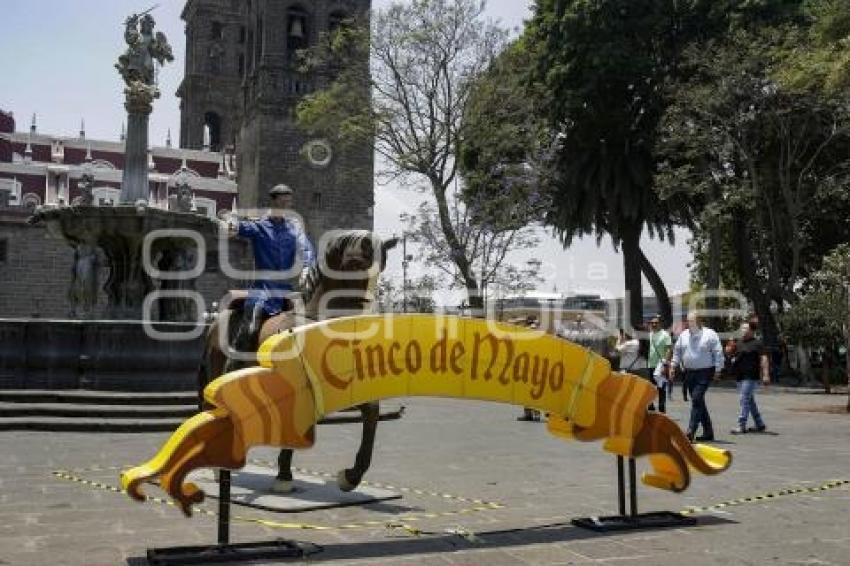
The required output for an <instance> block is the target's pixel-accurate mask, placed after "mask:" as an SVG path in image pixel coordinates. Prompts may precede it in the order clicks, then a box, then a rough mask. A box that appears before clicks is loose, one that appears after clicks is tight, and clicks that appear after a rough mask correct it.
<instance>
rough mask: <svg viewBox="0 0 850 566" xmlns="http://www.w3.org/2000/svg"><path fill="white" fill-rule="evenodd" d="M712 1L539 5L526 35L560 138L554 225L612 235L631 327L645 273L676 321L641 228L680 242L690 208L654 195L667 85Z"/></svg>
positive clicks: (569, 232)
mask: <svg viewBox="0 0 850 566" xmlns="http://www.w3.org/2000/svg"><path fill="white" fill-rule="evenodd" d="M710 4H711V3H706V2H699V1H697V0H692V1H687V0H683V1H673V0H670V1H658V0H629V1H626V0H538V1H537V2H536V10H535V15H534V18H533V19H532V21H531V23H530V26H529V27H528V29H527V30H526V39H527V41H528V42H529V49H530V51H531V53H532V62H533V64H532V68H533V69H534V70H535V73H534V77H535V78H536V79H537V80H538V81H539V82H540V83H541V84H542V85H543V86H544V87H545V88H546V91H547V93H548V100H549V101H550V103H549V104H548V112H547V113H546V118H547V121H548V124H549V127H550V128H552V130H553V131H555V132H556V134H557V140H558V151H557V152H556V155H555V157H554V160H553V162H552V164H551V165H552V168H553V170H554V174H553V176H552V179H551V187H552V190H553V206H552V208H551V209H550V210H549V211H548V213H547V215H546V221H547V223H549V224H551V225H552V226H554V227H555V228H556V230H557V231H558V233H559V235H560V237H561V240H562V241H563V243H564V244H565V245H569V244H570V243H571V242H572V240H573V239H574V238H576V237H580V236H583V235H588V234H595V235H596V236H597V237H598V238H601V237H602V236H603V235H605V234H609V235H610V236H611V238H612V239H613V241H614V243H615V245H616V246H618V247H620V248H622V251H623V262H624V268H625V274H626V293H627V297H628V298H629V304H630V320H631V322H632V324H635V325H636V324H639V323H641V322H642V308H641V300H642V292H641V273H642V272H643V273H645V274H646V275H647V277H648V279H649V281H650V283H651V284H652V286H653V289H654V290H655V292H656V294H657V295H658V298H659V303H660V304H661V305H662V306H663V308H664V311H665V312H664V315H665V319H667V322H670V318H671V314H670V313H671V309H670V306H669V298H668V297H667V292H666V289H665V287H664V285H663V282H662V281H661V278H660V277H659V276H658V275H657V273H656V272H655V270H654V268H653V266H652V264H651V263H650V262H649V261H648V259H647V258H646V257H645V256H644V255H643V253H642V252H641V250H640V246H639V242H640V237H641V234H642V233H643V230H644V228H646V229H647V230H648V231H649V233H650V235H652V236H656V237H659V238H661V239H670V240H672V239H673V227H674V226H676V225H679V224H683V223H685V222H686V221H687V219H688V218H689V212H690V209H689V206H690V202H689V200H688V199H687V198H683V196H682V195H680V194H678V193H676V194H671V195H669V197H668V198H665V199H661V198H659V197H658V194H657V193H656V192H655V191H654V190H653V185H654V173H655V164H656V155H655V144H656V140H657V137H658V134H659V122H660V120H661V117H662V116H663V114H664V111H665V108H666V105H667V96H666V91H665V87H666V85H667V84H668V83H669V82H670V80H671V77H673V76H675V74H676V71H677V64H678V58H679V56H680V53H681V50H682V49H683V48H684V47H685V46H686V45H687V44H688V42H689V41H691V39H692V38H693V37H696V36H698V31H699V29H700V27H701V26H702V27H710V26H709V24H710V23H711V22H712V21H713V20H712V19H711V18H709V16H710V15H711V14H713V13H714V8H713V7H712V6H711V5H710Z"/></svg>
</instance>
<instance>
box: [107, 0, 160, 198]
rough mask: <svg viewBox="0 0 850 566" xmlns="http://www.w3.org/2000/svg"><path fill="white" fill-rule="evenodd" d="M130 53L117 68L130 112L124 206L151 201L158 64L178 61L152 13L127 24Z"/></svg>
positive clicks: (126, 38) (131, 18) (132, 17)
mask: <svg viewBox="0 0 850 566" xmlns="http://www.w3.org/2000/svg"><path fill="white" fill-rule="evenodd" d="M124 25H125V26H126V30H125V32H124V40H125V41H126V42H127V51H126V52H125V53H124V54H123V55H121V57H119V58H118V63H117V64H116V65H115V68H116V69H118V72H119V73H121V76H122V77H123V78H124V82H125V83H126V85H127V86H126V88H125V89H124V95H125V97H126V101H125V103H124V107H125V108H126V109H127V114H128V119H127V124H128V127H127V141H126V144H127V145H126V164H125V166H124V177H123V180H122V183H121V204H137V203H139V202H140V201H143V202H145V203H146V202H147V200H148V161H147V150H148V120H149V118H150V115H151V112H152V111H153V101H154V100H156V99H157V98H159V88H158V87H157V84H156V68H155V64H156V63H159V64H160V65H164V64H165V63H166V62H171V61H174V55H173V54H172V52H171V46H170V45H169V44H168V40H167V39H166V37H165V35H164V34H163V33H162V32H157V33H156V35H154V31H153V30H154V26H155V25H156V24H155V22H154V19H153V16H151V15H150V14H149V13H147V14H142V15H137V14H134V15H132V16H130V17H129V18H127V21H126V22H124Z"/></svg>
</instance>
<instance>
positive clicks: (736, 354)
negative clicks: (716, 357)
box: [729, 322, 770, 434]
mask: <svg viewBox="0 0 850 566" xmlns="http://www.w3.org/2000/svg"><path fill="white" fill-rule="evenodd" d="M757 329H758V327H757V325H756V323H754V322H749V323H747V324H743V325H742V326H741V339H740V340H739V341H738V342H737V343H736V344H735V347H734V348H733V349H732V352H731V356H730V359H729V362H730V368H731V372H732V374H733V375H735V379H736V381H737V382H738V395H739V398H740V403H741V412H740V413H739V415H738V426H737V427H735V428H734V429H732V430H731V431H730V432H731V433H732V434H744V433H746V432H747V420H748V419H749V416H750V415H752V416H753V421H755V425H756V426H755V429H753V430H755V432H764V431H765V430H766V429H767V427H766V426H765V424H764V420H763V419H762V417H761V413H760V412H759V408H758V405H757V404H756V395H755V394H756V389H757V388H758V384H759V379H761V381H762V382H763V383H764V384H765V385H767V384H768V383H770V373H769V372H770V363H769V360H768V357H767V350H766V349H765V347H764V343H763V342H762V341H761V340H760V339H759V338H757V337H756V335H755V333H756V330H757Z"/></svg>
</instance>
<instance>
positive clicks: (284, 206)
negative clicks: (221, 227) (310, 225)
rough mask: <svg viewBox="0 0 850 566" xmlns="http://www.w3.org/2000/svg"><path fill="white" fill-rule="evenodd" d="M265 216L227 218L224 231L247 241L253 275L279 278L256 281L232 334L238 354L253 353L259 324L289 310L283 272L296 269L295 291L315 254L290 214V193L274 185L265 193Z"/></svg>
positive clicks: (286, 279) (287, 279)
mask: <svg viewBox="0 0 850 566" xmlns="http://www.w3.org/2000/svg"><path fill="white" fill-rule="evenodd" d="M269 198H270V207H269V213H268V214H267V215H266V216H264V217H263V218H260V219H259V220H243V221H236V219H235V218H231V221H230V222H229V223H227V230H228V233H229V235H230V236H231V237H235V236H241V237H243V238H246V239H248V240H250V241H251V244H252V248H253V252H254V268H255V269H256V270H257V271H267V272H280V274H281V275H280V277H274V278H271V279H258V280H256V281H255V282H254V283H253V285H251V288H250V290H249V294H248V299H247V300H246V302H245V307H244V310H243V313H242V317H241V322H240V323H239V327H238V330H237V333H236V338H235V340H234V346H235V347H236V350H237V351H239V352H240V353H242V352H255V351H256V350H257V347H258V343H257V342H258V337H259V333H260V329H261V328H262V325H263V322H265V321H266V320H268V319H269V318H271V317H273V316H275V315H277V314H280V313H282V312H284V311H286V310H288V308H289V301H288V299H287V296H288V295H289V294H290V293H291V292H292V290H293V285H292V280H293V279H294V277H291V276H290V277H287V275H286V272H288V271H292V270H293V269H294V268H297V267H300V277H299V281H298V283H299V288H302V287H303V284H302V283H303V281H304V280H305V277H306V274H307V272H308V270H309V269H310V267H311V266H312V265H313V264H314V263H315V261H316V253H315V250H314V248H313V245H312V244H311V243H310V240H309V238H308V237H307V234H306V233H305V231H304V226H303V224H302V223H301V221H300V218H299V217H297V215H296V214H295V213H294V212H293V211H292V204H293V191H292V189H291V188H289V187H288V186H286V185H277V186H275V187H273V188H272V189H271V190H270V191H269Z"/></svg>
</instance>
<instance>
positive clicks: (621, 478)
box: [617, 456, 626, 517]
mask: <svg viewBox="0 0 850 566" xmlns="http://www.w3.org/2000/svg"><path fill="white" fill-rule="evenodd" d="M617 501H618V503H619V508H620V516H621V517H625V516H626V475H625V472H624V470H623V457H622V456H617Z"/></svg>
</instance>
